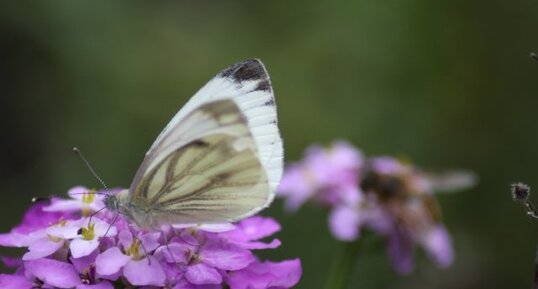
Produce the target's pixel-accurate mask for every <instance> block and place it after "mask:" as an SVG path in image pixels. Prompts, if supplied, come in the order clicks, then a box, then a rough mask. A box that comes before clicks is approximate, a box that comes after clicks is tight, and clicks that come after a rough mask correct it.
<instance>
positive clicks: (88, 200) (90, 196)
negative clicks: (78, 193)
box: [82, 190, 95, 217]
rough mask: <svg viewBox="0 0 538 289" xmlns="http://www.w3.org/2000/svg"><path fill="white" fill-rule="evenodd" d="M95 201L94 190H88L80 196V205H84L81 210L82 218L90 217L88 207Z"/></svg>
mask: <svg viewBox="0 0 538 289" xmlns="http://www.w3.org/2000/svg"><path fill="white" fill-rule="evenodd" d="M94 200H95V190H89V191H88V192H87V193H84V194H82V203H83V204H84V205H85V206H84V208H82V216H84V217H87V216H89V215H90V208H89V207H90V205H91V204H92V203H93V201H94Z"/></svg>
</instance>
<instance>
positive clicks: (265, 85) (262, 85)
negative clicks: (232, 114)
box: [254, 78, 271, 92]
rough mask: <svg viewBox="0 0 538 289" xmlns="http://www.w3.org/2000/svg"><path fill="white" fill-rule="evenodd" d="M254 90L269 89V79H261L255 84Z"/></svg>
mask: <svg viewBox="0 0 538 289" xmlns="http://www.w3.org/2000/svg"><path fill="white" fill-rule="evenodd" d="M254 90H255V91H258V90H260V91H269V92H270V91H271V83H270V82H269V79H267V78H266V79H264V80H261V81H260V82H259V83H258V85H257V86H256V88H255V89H254Z"/></svg>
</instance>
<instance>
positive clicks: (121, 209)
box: [104, 59, 283, 229]
mask: <svg viewBox="0 0 538 289" xmlns="http://www.w3.org/2000/svg"><path fill="white" fill-rule="evenodd" d="M282 166H283V148H282V140H281V138H280V132H279V129H278V126H277V114H276V106H275V101H274V96H273V90H272V87H271V82H270V80H269V75H268V74H267V71H266V70H265V67H264V66H263V64H262V62H261V61H259V60H257V59H252V60H246V61H243V62H239V63H237V64H234V65H232V66H230V67H228V68H226V69H224V70H223V71H221V72H220V73H218V74H217V75H216V76H215V77H214V78H213V79H211V80H210V81H209V82H208V83H207V84H206V85H205V86H204V87H202V88H201V89H200V90H199V91H198V92H197V93H196V94H195V95H194V96H193V97H192V98H191V99H190V100H189V101H188V102H187V103H186V104H185V106H184V107H183V108H182V109H181V110H179V112H178V113H177V114H176V115H175V116H174V117H173V118H172V120H171V121H170V123H169V124H168V125H167V126H166V127H165V128H164V130H163V131H162V132H161V134H160V135H159V136H158V137H157V139H156V140H155V142H154V143H153V145H152V146H151V148H150V149H149V151H148V152H147V153H146V156H145V158H144V160H143V162H142V164H141V165H140V167H139V168H138V171H137V172H136V175H135V177H134V179H133V181H132V183H131V186H130V188H129V189H128V190H123V191H121V192H119V193H118V194H116V195H108V196H106V197H105V199H104V203H105V205H106V208H107V209H108V210H111V211H114V212H118V213H120V214H122V215H124V216H126V217H127V218H128V219H130V220H132V221H133V222H134V223H136V224H137V225H138V226H139V227H141V228H142V229H158V228H159V227H160V226H161V225H165V224H200V223H224V222H233V221H236V220H239V219H242V218H245V217H248V216H251V215H254V214H256V213H257V212H259V211H260V210H262V209H263V208H265V207H267V206H268V205H269V204H270V203H271V202H272V200H273V198H274V193H275V190H276V187H277V186H278V184H279V182H280V178H281V175H282Z"/></svg>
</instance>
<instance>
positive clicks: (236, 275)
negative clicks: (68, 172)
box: [0, 187, 301, 289]
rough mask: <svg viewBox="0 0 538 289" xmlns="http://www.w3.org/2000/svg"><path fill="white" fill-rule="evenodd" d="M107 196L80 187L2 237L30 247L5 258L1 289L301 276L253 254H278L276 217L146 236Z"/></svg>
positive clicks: (234, 284) (243, 283)
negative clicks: (109, 205) (106, 203)
mask: <svg viewBox="0 0 538 289" xmlns="http://www.w3.org/2000/svg"><path fill="white" fill-rule="evenodd" d="M102 193H103V192H95V191H91V190H88V189H86V188H83V187H76V188H73V189H71V190H70V191H69V195H70V196H71V197H72V199H70V200H64V199H56V198H55V199H52V200H51V201H50V203H49V202H47V203H36V204H34V205H33V206H32V207H31V208H30V209H29V210H28V211H27V212H26V214H25V216H24V218H23V221H22V223H21V224H20V225H18V226H16V227H15V228H13V229H12V230H11V232H9V233H5V234H0V245H1V246H4V247H25V248H28V250H27V252H26V253H25V254H24V255H23V256H22V258H7V257H4V258H3V259H2V261H3V262H4V265H5V266H8V267H12V268H14V269H15V273H14V274H1V275H0V288H4V289H6V288H13V289H15V288H16V289H25V288H28V289H29V288H77V289H90V288H92V289H113V288H135V287H136V288H146V289H150V288H170V289H196V288H200V289H202V288H203V289H217V288H231V289H246V288H256V289H262V288H290V287H292V286H294V285H295V284H296V283H297V282H298V281H299V278H300V275H301V264H300V261H299V260H298V259H295V260H289V261H283V262H269V261H260V260H259V259H258V258H257V257H256V256H255V255H254V254H253V253H252V250H256V249H273V248H276V247H278V246H279V245H280V241H279V240H278V239H273V240H272V241H271V242H264V241H261V239H263V238H265V237H269V236H270V235H272V234H274V233H275V232H277V231H279V230H280V225H279V224H278V223H277V222H276V221H274V220H273V219H271V218H266V217H261V216H254V217H251V218H248V219H244V220H242V221H240V222H238V223H236V224H222V225H220V224H219V225H193V226H167V227H164V228H163V230H162V231H142V230H140V229H138V228H136V227H135V226H133V225H131V224H129V223H128V221H127V220H126V219H124V218H123V217H122V216H120V215H116V214H115V213H112V212H107V211H106V210H101V211H99V212H98V213H96V214H92V212H97V210H100V209H103V198H102V197H103V194H102Z"/></svg>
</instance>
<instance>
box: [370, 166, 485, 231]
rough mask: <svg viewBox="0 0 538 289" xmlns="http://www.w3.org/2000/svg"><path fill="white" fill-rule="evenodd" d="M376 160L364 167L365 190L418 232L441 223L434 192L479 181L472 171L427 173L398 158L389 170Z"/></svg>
mask: <svg viewBox="0 0 538 289" xmlns="http://www.w3.org/2000/svg"><path fill="white" fill-rule="evenodd" d="M375 161H376V160H375V159H374V161H373V162H375ZM382 161H387V160H386V159H385V160H382ZM373 162H372V163H371V164H370V165H368V166H367V168H366V170H365V173H364V178H363V179H362V181H361V188H362V190H363V191H364V192H366V193H368V194H373V195H374V196H375V198H376V199H377V200H378V202H379V203H380V204H381V205H382V206H383V207H385V208H386V209H387V210H388V211H389V212H391V214H392V215H393V216H395V217H396V219H397V221H399V222H401V223H404V224H405V225H406V227H407V228H408V229H410V230H412V231H415V232H416V233H418V232H420V231H421V230H423V229H424V228H428V227H430V226H431V225H432V224H435V223H438V222H440V219H441V211H440V208H439V205H438V203H437V200H436V198H435V197H434V195H433V194H434V193H438V192H456V191H461V190H464V189H467V188H470V187H472V186H474V185H475V184H476V183H477V176H476V175H475V174H474V173H472V172H471V171H466V170H448V171H444V172H440V173H433V172H425V171H421V170H420V169H418V168H417V167H414V166H412V165H410V164H404V163H400V162H398V161H396V160H393V164H392V165H391V166H392V167H393V168H391V169H390V170H378V169H376V168H375V163H373Z"/></svg>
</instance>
